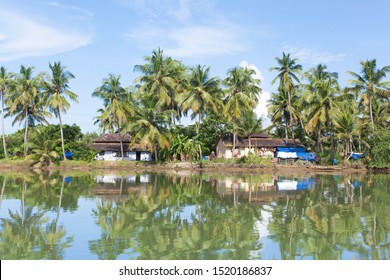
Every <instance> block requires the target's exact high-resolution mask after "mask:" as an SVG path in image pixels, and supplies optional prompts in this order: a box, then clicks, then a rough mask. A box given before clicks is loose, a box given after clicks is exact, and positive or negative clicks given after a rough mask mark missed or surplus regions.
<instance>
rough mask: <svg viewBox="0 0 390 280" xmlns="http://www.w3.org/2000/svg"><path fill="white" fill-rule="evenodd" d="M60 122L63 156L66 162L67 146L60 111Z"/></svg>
mask: <svg viewBox="0 0 390 280" xmlns="http://www.w3.org/2000/svg"><path fill="white" fill-rule="evenodd" d="M58 121H59V122H60V132H61V147H62V155H63V157H64V160H66V156H65V144H64V131H63V129H62V119H61V112H60V110H58Z"/></svg>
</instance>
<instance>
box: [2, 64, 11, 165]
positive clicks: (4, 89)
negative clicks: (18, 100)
mask: <svg viewBox="0 0 390 280" xmlns="http://www.w3.org/2000/svg"><path fill="white" fill-rule="evenodd" d="M9 79H10V76H9V75H8V73H7V70H6V69H5V68H4V67H1V68H0V98H1V125H2V126H1V127H2V129H1V134H2V137H3V148H4V157H5V158H8V154H7V146H6V143H5V132H4V103H5V102H4V101H5V98H6V92H7V84H8V82H9Z"/></svg>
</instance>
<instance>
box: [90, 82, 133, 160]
mask: <svg viewBox="0 0 390 280" xmlns="http://www.w3.org/2000/svg"><path fill="white" fill-rule="evenodd" d="M120 78H121V76H120V75H113V74H110V75H109V76H108V78H105V79H104V80H103V84H102V86H100V87H99V88H97V89H95V91H94V92H93V93H92V96H93V97H99V98H101V99H103V102H104V109H103V110H100V112H101V115H100V116H99V117H98V120H99V121H100V123H101V125H107V124H108V125H112V127H110V131H111V132H114V130H115V131H116V132H117V133H119V134H120V135H121V133H122V130H123V127H124V125H125V124H126V122H127V119H128V116H129V115H131V114H132V112H133V110H132V108H131V106H130V104H129V103H128V101H129V98H128V92H127V91H126V89H125V88H124V87H122V85H121V82H120ZM110 119H112V121H109V120H110ZM120 145H121V157H122V159H123V158H124V155H123V142H122V137H120Z"/></svg>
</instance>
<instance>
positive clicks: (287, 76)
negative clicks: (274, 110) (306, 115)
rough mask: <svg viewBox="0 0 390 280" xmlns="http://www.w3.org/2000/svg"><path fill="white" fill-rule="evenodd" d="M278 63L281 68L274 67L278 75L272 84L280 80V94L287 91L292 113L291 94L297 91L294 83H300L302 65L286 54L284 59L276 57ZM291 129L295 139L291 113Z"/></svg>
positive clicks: (289, 108)
mask: <svg viewBox="0 0 390 280" xmlns="http://www.w3.org/2000/svg"><path fill="white" fill-rule="evenodd" d="M275 59H276V62H277V63H278V65H279V66H277V67H272V68H271V69H270V70H271V71H274V70H276V71H278V72H279V73H278V75H277V76H276V77H275V78H274V79H273V80H272V82H271V83H272V84H274V83H275V82H276V80H279V92H283V91H285V92H286V93H287V97H288V108H287V109H288V111H289V112H292V111H293V109H292V107H291V93H292V92H293V91H295V85H294V81H295V82H297V83H300V81H299V78H298V76H297V75H298V74H299V73H300V71H301V70H302V65H300V64H297V60H298V59H297V58H294V59H291V58H290V54H285V53H284V52H283V56H282V58H279V57H276V58H275ZM290 127H291V136H292V139H295V137H294V125H293V116H292V114H291V113H290Z"/></svg>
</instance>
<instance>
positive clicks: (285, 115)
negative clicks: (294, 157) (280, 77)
mask: <svg viewBox="0 0 390 280" xmlns="http://www.w3.org/2000/svg"><path fill="white" fill-rule="evenodd" d="M289 101H290V102H291V104H292V106H289ZM299 101H300V99H299V98H298V95H297V91H293V92H292V93H291V96H290V100H289V95H288V93H287V91H286V90H283V89H282V90H281V91H279V92H278V93H272V95H271V98H270V100H269V101H268V104H267V108H268V112H269V114H270V117H271V121H272V124H273V125H274V126H276V127H277V128H281V127H282V126H284V137H285V138H286V141H287V140H288V131H289V129H290V125H289V123H290V121H289V120H290V119H291V117H290V115H292V118H294V119H295V120H298V119H301V112H299V111H298V110H299V107H298V106H297V105H296V104H297V103H298V102H299ZM283 123H284V125H283Z"/></svg>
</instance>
